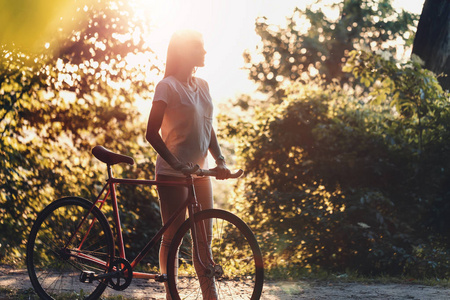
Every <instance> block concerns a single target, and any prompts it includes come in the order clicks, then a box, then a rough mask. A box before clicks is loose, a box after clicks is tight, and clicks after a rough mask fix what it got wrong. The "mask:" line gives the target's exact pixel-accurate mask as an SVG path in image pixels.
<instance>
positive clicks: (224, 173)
mask: <svg viewBox="0 0 450 300" xmlns="http://www.w3.org/2000/svg"><path fill="white" fill-rule="evenodd" d="M216 163H217V166H216V167H215V168H214V169H212V170H214V171H217V176H216V178H217V179H220V180H224V179H227V178H229V177H230V174H231V172H230V170H229V169H228V168H227V164H226V163H225V161H224V160H218V161H216Z"/></svg>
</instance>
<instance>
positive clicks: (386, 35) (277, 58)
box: [244, 0, 418, 99]
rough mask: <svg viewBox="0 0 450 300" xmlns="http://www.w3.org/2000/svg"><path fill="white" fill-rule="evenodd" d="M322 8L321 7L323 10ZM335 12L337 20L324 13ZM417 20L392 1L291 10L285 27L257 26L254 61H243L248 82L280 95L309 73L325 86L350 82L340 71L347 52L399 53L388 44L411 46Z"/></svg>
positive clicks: (359, 0)
mask: <svg viewBox="0 0 450 300" xmlns="http://www.w3.org/2000/svg"><path fill="white" fill-rule="evenodd" d="M320 7H322V8H324V9H321V8H320ZM327 10H328V11H332V12H338V17H333V16H330V13H329V12H327ZM417 19H418V18H417V16H416V15H414V14H410V13H408V12H405V11H401V12H397V11H396V10H395V9H394V8H393V7H392V5H391V1H390V0H345V1H342V2H339V3H338V4H334V5H331V6H327V5H323V4H321V1H318V2H317V3H315V4H314V5H310V6H309V7H308V8H306V10H304V11H303V10H301V9H299V8H297V9H295V11H294V13H293V15H292V16H290V17H288V18H287V23H286V25H285V26H284V27H282V26H275V25H271V24H268V23H267V19H266V18H260V19H258V20H257V21H256V32H257V33H258V35H260V36H261V40H262V42H261V46H260V47H259V48H257V52H258V56H261V57H262V58H263V59H261V60H258V59H257V58H254V57H252V55H251V54H250V52H249V51H247V52H245V53H244V58H245V60H246V63H247V68H248V69H249V76H250V78H251V79H252V80H253V81H255V82H257V83H259V84H260V86H259V87H260V90H261V91H263V92H267V93H271V94H274V95H275V98H278V99H279V98H281V97H282V96H283V89H282V88H283V85H285V84H288V83H289V82H293V81H295V80H297V79H302V80H307V79H308V78H309V77H310V76H311V74H312V75H314V76H319V77H322V78H323V79H325V82H326V83H330V82H331V81H332V80H336V79H337V80H339V82H340V83H341V84H344V83H346V82H348V80H350V79H351V77H349V76H348V75H347V74H346V73H343V72H342V66H343V65H344V64H345V59H346V56H347V55H348V53H349V52H350V51H352V50H354V49H359V50H360V49H369V50H372V51H374V50H388V51H391V52H392V53H395V52H396V51H397V49H398V47H397V45H394V44H393V43H392V41H394V40H396V39H397V38H399V39H400V40H404V44H405V46H407V47H408V46H410V45H411V44H412V41H413V40H412V38H413V29H414V26H413V25H414V23H415V21H416V20H417Z"/></svg>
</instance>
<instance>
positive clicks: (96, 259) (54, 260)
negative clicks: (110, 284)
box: [26, 197, 114, 299]
mask: <svg viewBox="0 0 450 300" xmlns="http://www.w3.org/2000/svg"><path fill="white" fill-rule="evenodd" d="M92 205H93V204H92V202H89V201H88V200H85V199H82V198H77V197H68V198H62V199H59V200H56V201H55V202H53V203H51V204H50V205H49V206H47V207H46V208H45V209H44V210H43V211H42V212H41V213H40V214H39V216H38V218H37V219H36V222H35V224H34V225H33V228H32V229H31V232H30V236H29V239H28V244H27V258H26V263H27V268H28V274H29V276H30V279H31V283H32V285H33V287H34V290H35V291H36V293H37V294H38V295H39V297H40V298H41V299H60V298H62V299H97V298H99V297H100V295H101V294H102V293H103V291H104V290H105V288H106V286H107V282H106V280H105V279H103V280H95V279H94V280H89V278H88V279H86V276H85V279H81V278H82V276H81V275H82V274H85V275H86V274H90V275H92V276H96V275H99V274H102V273H105V272H106V271H107V268H108V265H109V264H110V262H111V260H112V258H113V257H114V240H113V237H112V232H111V229H110V227H109V224H108V221H107V219H106V217H105V216H104V214H103V213H102V212H101V211H100V210H99V209H98V208H97V207H94V208H93V209H92V211H91V213H89V211H90V210H91V207H92ZM85 216H87V218H86V219H85V220H84V222H82V220H83V219H84V218H85ZM91 278H94V277H91ZM82 281H83V282H82ZM90 281H91V282H90Z"/></svg>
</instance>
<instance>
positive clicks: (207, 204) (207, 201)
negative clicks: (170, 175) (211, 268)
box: [194, 178, 217, 300]
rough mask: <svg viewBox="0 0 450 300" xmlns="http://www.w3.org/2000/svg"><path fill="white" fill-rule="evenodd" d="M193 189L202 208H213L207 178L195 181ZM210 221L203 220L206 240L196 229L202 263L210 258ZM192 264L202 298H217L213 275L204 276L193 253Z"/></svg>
mask: <svg viewBox="0 0 450 300" xmlns="http://www.w3.org/2000/svg"><path fill="white" fill-rule="evenodd" d="M195 191H196V194H197V200H198V202H199V203H200V205H201V207H202V210H206V209H211V208H213V206H214V205H213V194H212V187H211V180H210V179H209V178H201V179H198V180H197V181H196V184H195ZM212 225H213V224H212V223H211V222H205V228H206V241H204V238H203V237H202V234H201V232H200V228H198V229H197V235H198V252H199V256H200V259H201V260H202V261H203V263H207V262H208V261H209V260H208V258H212V253H211V240H212ZM194 266H195V270H196V272H197V276H198V278H199V282H200V287H201V290H202V295H203V299H208V300H213V299H217V291H216V287H215V280H214V277H211V276H209V277H208V276H206V274H205V270H204V269H203V267H202V266H201V264H200V263H199V261H198V260H197V255H196V254H195V253H194Z"/></svg>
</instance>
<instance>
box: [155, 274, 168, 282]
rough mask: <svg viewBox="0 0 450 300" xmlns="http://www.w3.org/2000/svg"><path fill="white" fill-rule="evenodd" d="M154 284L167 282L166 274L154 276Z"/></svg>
mask: <svg viewBox="0 0 450 300" xmlns="http://www.w3.org/2000/svg"><path fill="white" fill-rule="evenodd" d="M155 281H156V282H167V274H161V275H156V276H155Z"/></svg>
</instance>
